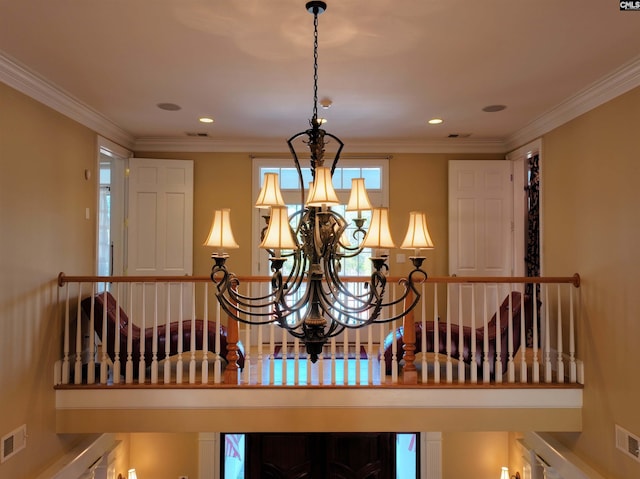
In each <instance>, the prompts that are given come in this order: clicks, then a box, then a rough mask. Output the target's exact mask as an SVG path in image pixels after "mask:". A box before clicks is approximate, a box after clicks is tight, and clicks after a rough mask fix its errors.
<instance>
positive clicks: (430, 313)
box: [55, 273, 583, 387]
mask: <svg viewBox="0 0 640 479" xmlns="http://www.w3.org/2000/svg"><path fill="white" fill-rule="evenodd" d="M239 279H240V286H239V288H241V289H242V292H244V293H246V294H255V293H258V292H260V291H261V290H265V289H266V288H269V287H270V283H269V278H265V277H246V278H242V277H241V278H239ZM398 280H399V278H389V279H388V284H389V285H390V287H389V291H388V293H387V294H389V295H390V296H391V297H393V296H394V293H395V291H394V289H395V284H397V282H398ZM348 281H349V282H350V284H352V285H353V288H362V287H363V284H364V282H365V281H366V278H349V279H348ZM58 283H59V286H60V288H59V296H60V304H61V308H60V311H61V314H62V323H63V331H62V345H63V347H62V355H61V358H60V360H59V361H58V362H57V364H56V369H55V385H56V386H58V387H63V386H66V385H68V386H73V385H75V386H78V387H80V386H81V385H103V386H104V387H110V386H117V385H119V384H124V385H128V387H132V386H135V385H138V386H139V387H144V386H146V385H154V386H155V385H171V386H175V385H199V386H198V387H201V386H202V385H205V386H206V385H210V386H211V387H217V386H220V387H225V386H229V385H235V386H355V387H357V386H378V387H387V386H390V385H391V386H393V385H405V386H406V385H416V386H411V387H429V386H431V385H433V386H435V385H451V386H472V387H479V386H477V385H483V384H485V385H504V386H505V387H507V386H508V385H510V384H514V385H520V386H522V385H535V384H540V385H549V384H554V385H555V384H562V383H569V384H576V383H582V382H583V381H582V377H583V374H582V363H581V361H580V360H579V358H578V356H577V351H576V344H575V338H576V328H577V327H579V325H580V320H579V309H578V303H579V302H578V300H577V299H578V291H579V285H580V278H579V276H578V275H574V276H570V277H547V278H544V277H540V278H524V277H505V278H496V277H482V278H478V277H437V278H429V279H427V280H426V281H425V282H424V283H422V284H421V285H420V286H419V287H420V289H421V299H420V302H419V303H418V306H417V307H416V308H415V309H414V310H413V311H412V313H410V314H409V315H408V316H406V317H405V318H404V320H403V321H394V322H391V323H385V324H376V325H372V326H368V327H365V328H361V329H353V330H349V329H346V330H345V331H344V332H343V333H342V334H341V335H340V336H339V337H334V338H331V339H330V341H329V342H328V343H327V345H326V346H325V348H324V354H322V355H321V356H320V358H319V360H318V361H317V362H316V363H311V361H310V360H309V359H308V357H307V355H306V353H305V351H304V348H303V347H302V345H301V344H300V343H299V341H298V340H297V339H294V338H292V337H291V336H289V335H288V334H287V332H286V330H284V329H282V328H280V327H278V326H277V325H274V324H270V325H266V326H260V327H258V326H252V325H246V324H241V325H240V327H239V324H238V322H236V321H234V320H231V319H228V318H226V317H225V315H224V313H221V310H220V307H219V306H218V304H217V300H216V299H215V295H214V291H215V285H214V284H213V283H211V280H210V279H209V278H208V277H139V276H137V277H132V276H125V277H98V276H67V275H65V274H63V273H61V274H60V276H59V278H58ZM393 314H394V312H391V313H390V315H393Z"/></svg>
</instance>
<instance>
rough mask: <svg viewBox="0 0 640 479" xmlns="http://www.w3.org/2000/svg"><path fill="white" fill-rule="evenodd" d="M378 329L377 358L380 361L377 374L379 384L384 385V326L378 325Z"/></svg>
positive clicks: (385, 371) (385, 372) (385, 370)
mask: <svg viewBox="0 0 640 479" xmlns="http://www.w3.org/2000/svg"><path fill="white" fill-rule="evenodd" d="M378 328H379V330H380V344H379V346H378V348H379V356H380V361H379V365H380V369H379V371H378V374H379V376H380V377H379V381H380V384H384V383H385V382H386V374H387V366H386V360H385V358H384V324H382V323H380V324H379V325H378Z"/></svg>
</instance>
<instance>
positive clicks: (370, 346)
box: [367, 324, 373, 385]
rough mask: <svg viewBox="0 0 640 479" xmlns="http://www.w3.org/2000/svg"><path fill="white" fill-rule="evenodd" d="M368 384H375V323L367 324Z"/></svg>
mask: <svg viewBox="0 0 640 479" xmlns="http://www.w3.org/2000/svg"><path fill="white" fill-rule="evenodd" d="M367 384H369V385H372V384H373V325H371V324H370V325H369V326H367Z"/></svg>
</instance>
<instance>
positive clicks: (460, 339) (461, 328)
mask: <svg viewBox="0 0 640 479" xmlns="http://www.w3.org/2000/svg"><path fill="white" fill-rule="evenodd" d="M463 309H464V306H463V304H462V285H461V286H460V289H459V290H458V383H464V382H465V368H464V366H465V365H464V321H463V316H464V314H463Z"/></svg>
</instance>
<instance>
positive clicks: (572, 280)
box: [58, 272, 580, 288]
mask: <svg viewBox="0 0 640 479" xmlns="http://www.w3.org/2000/svg"><path fill="white" fill-rule="evenodd" d="M341 279H342V281H344V282H351V283H361V282H366V281H369V279H370V278H369V277H368V276H344V277H342V278H341ZM403 279H406V278H404V277H400V276H389V277H388V278H387V281H388V282H390V283H393V282H399V281H401V280H403ZM238 280H239V281H240V282H247V283H268V282H270V281H271V277H270V276H238ZM209 281H211V278H210V277H209V276H67V275H66V274H65V273H63V272H61V273H60V274H59V275H58V286H63V285H64V284H65V283H204V282H209ZM425 282H426V283H439V284H441V283H445V284H446V283H500V284H503V283H531V284H549V283H552V284H557V283H569V284H572V285H573V286H575V287H576V288H579V287H580V275H579V274H578V273H575V274H574V275H573V276H546V277H543V276H536V277H530V276H430V277H428V278H427V279H426V281H425Z"/></svg>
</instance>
